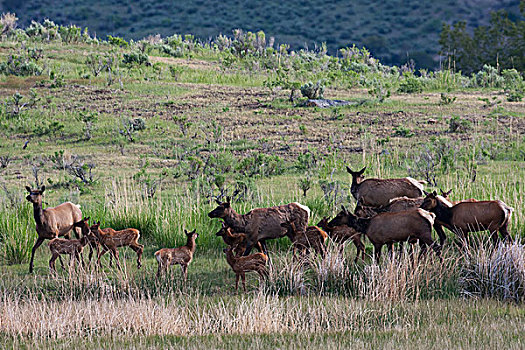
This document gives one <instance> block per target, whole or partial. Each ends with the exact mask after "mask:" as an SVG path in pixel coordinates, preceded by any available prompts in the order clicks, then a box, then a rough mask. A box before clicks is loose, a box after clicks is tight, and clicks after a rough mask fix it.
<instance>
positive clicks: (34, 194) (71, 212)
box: [26, 186, 82, 273]
mask: <svg viewBox="0 0 525 350" xmlns="http://www.w3.org/2000/svg"><path fill="white" fill-rule="evenodd" d="M26 190H27V191H28V192H29V195H28V196H27V197H26V199H27V200H28V201H29V202H31V203H33V216H34V218H35V222H36V233H37V234H38V238H37V240H36V242H35V245H34V246H33V249H32V250H31V260H30V262H29V273H32V272H33V261H34V258H35V252H36V250H37V249H38V247H40V245H41V244H42V243H43V242H44V241H45V240H46V239H53V238H57V237H61V236H65V237H67V238H70V232H71V230H74V231H75V236H76V237H77V238H80V229H77V228H74V227H73V224H74V223H75V222H78V221H80V220H81V219H82V212H81V211H80V207H79V206H78V205H76V204H73V203H71V202H66V203H62V204H60V205H58V206H56V207H54V208H46V209H43V208H42V194H43V193H44V191H45V190H46V187H45V186H42V187H41V188H40V190H32V189H31V188H30V187H28V186H26Z"/></svg>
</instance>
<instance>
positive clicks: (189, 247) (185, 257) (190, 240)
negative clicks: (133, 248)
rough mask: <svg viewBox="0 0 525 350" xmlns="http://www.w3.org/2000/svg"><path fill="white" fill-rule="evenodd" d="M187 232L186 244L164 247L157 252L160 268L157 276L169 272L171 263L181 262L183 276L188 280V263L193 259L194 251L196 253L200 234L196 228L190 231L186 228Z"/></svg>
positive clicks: (156, 257)
mask: <svg viewBox="0 0 525 350" xmlns="http://www.w3.org/2000/svg"><path fill="white" fill-rule="evenodd" d="M184 233H185V234H186V245H183V246H182V247H177V248H162V249H160V250H157V251H156V252H155V259H157V263H158V269H157V277H160V276H161V275H162V273H163V271H164V272H168V269H169V267H170V266H171V265H176V264H179V265H180V268H181V270H182V278H184V280H186V279H187V278H188V265H189V264H190V263H191V262H192V260H193V253H195V247H196V246H197V245H196V244H195V240H196V239H197V237H198V236H199V234H198V233H197V232H195V230H193V231H191V232H188V231H186V230H184Z"/></svg>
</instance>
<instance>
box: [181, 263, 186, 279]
mask: <svg viewBox="0 0 525 350" xmlns="http://www.w3.org/2000/svg"><path fill="white" fill-rule="evenodd" d="M180 268H181V270H182V279H184V280H185V281H186V280H187V279H188V265H185V264H180Z"/></svg>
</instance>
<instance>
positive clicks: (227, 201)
mask: <svg viewBox="0 0 525 350" xmlns="http://www.w3.org/2000/svg"><path fill="white" fill-rule="evenodd" d="M231 201H232V197H230V196H228V197H226V203H228V204H230V203H231Z"/></svg>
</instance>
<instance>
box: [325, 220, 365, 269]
mask: <svg viewBox="0 0 525 350" xmlns="http://www.w3.org/2000/svg"><path fill="white" fill-rule="evenodd" d="M317 226H319V227H320V228H322V229H323V230H325V231H326V233H328V236H329V237H330V239H331V240H332V241H334V242H335V243H337V244H339V245H340V249H341V252H342V251H343V249H344V243H345V242H346V241H347V240H351V241H352V242H353V243H354V245H355V247H356V249H357V255H356V257H355V260H354V262H356V263H357V261H358V260H359V255H361V259H362V260H363V261H364V260H365V245H364V244H363V242H361V236H362V233H361V232H358V231H356V230H355V229H354V228H352V227H348V226H347V225H340V226H329V225H328V218H327V217H326V216H324V217H323V218H322V219H321V221H319V223H318V224H317Z"/></svg>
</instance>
